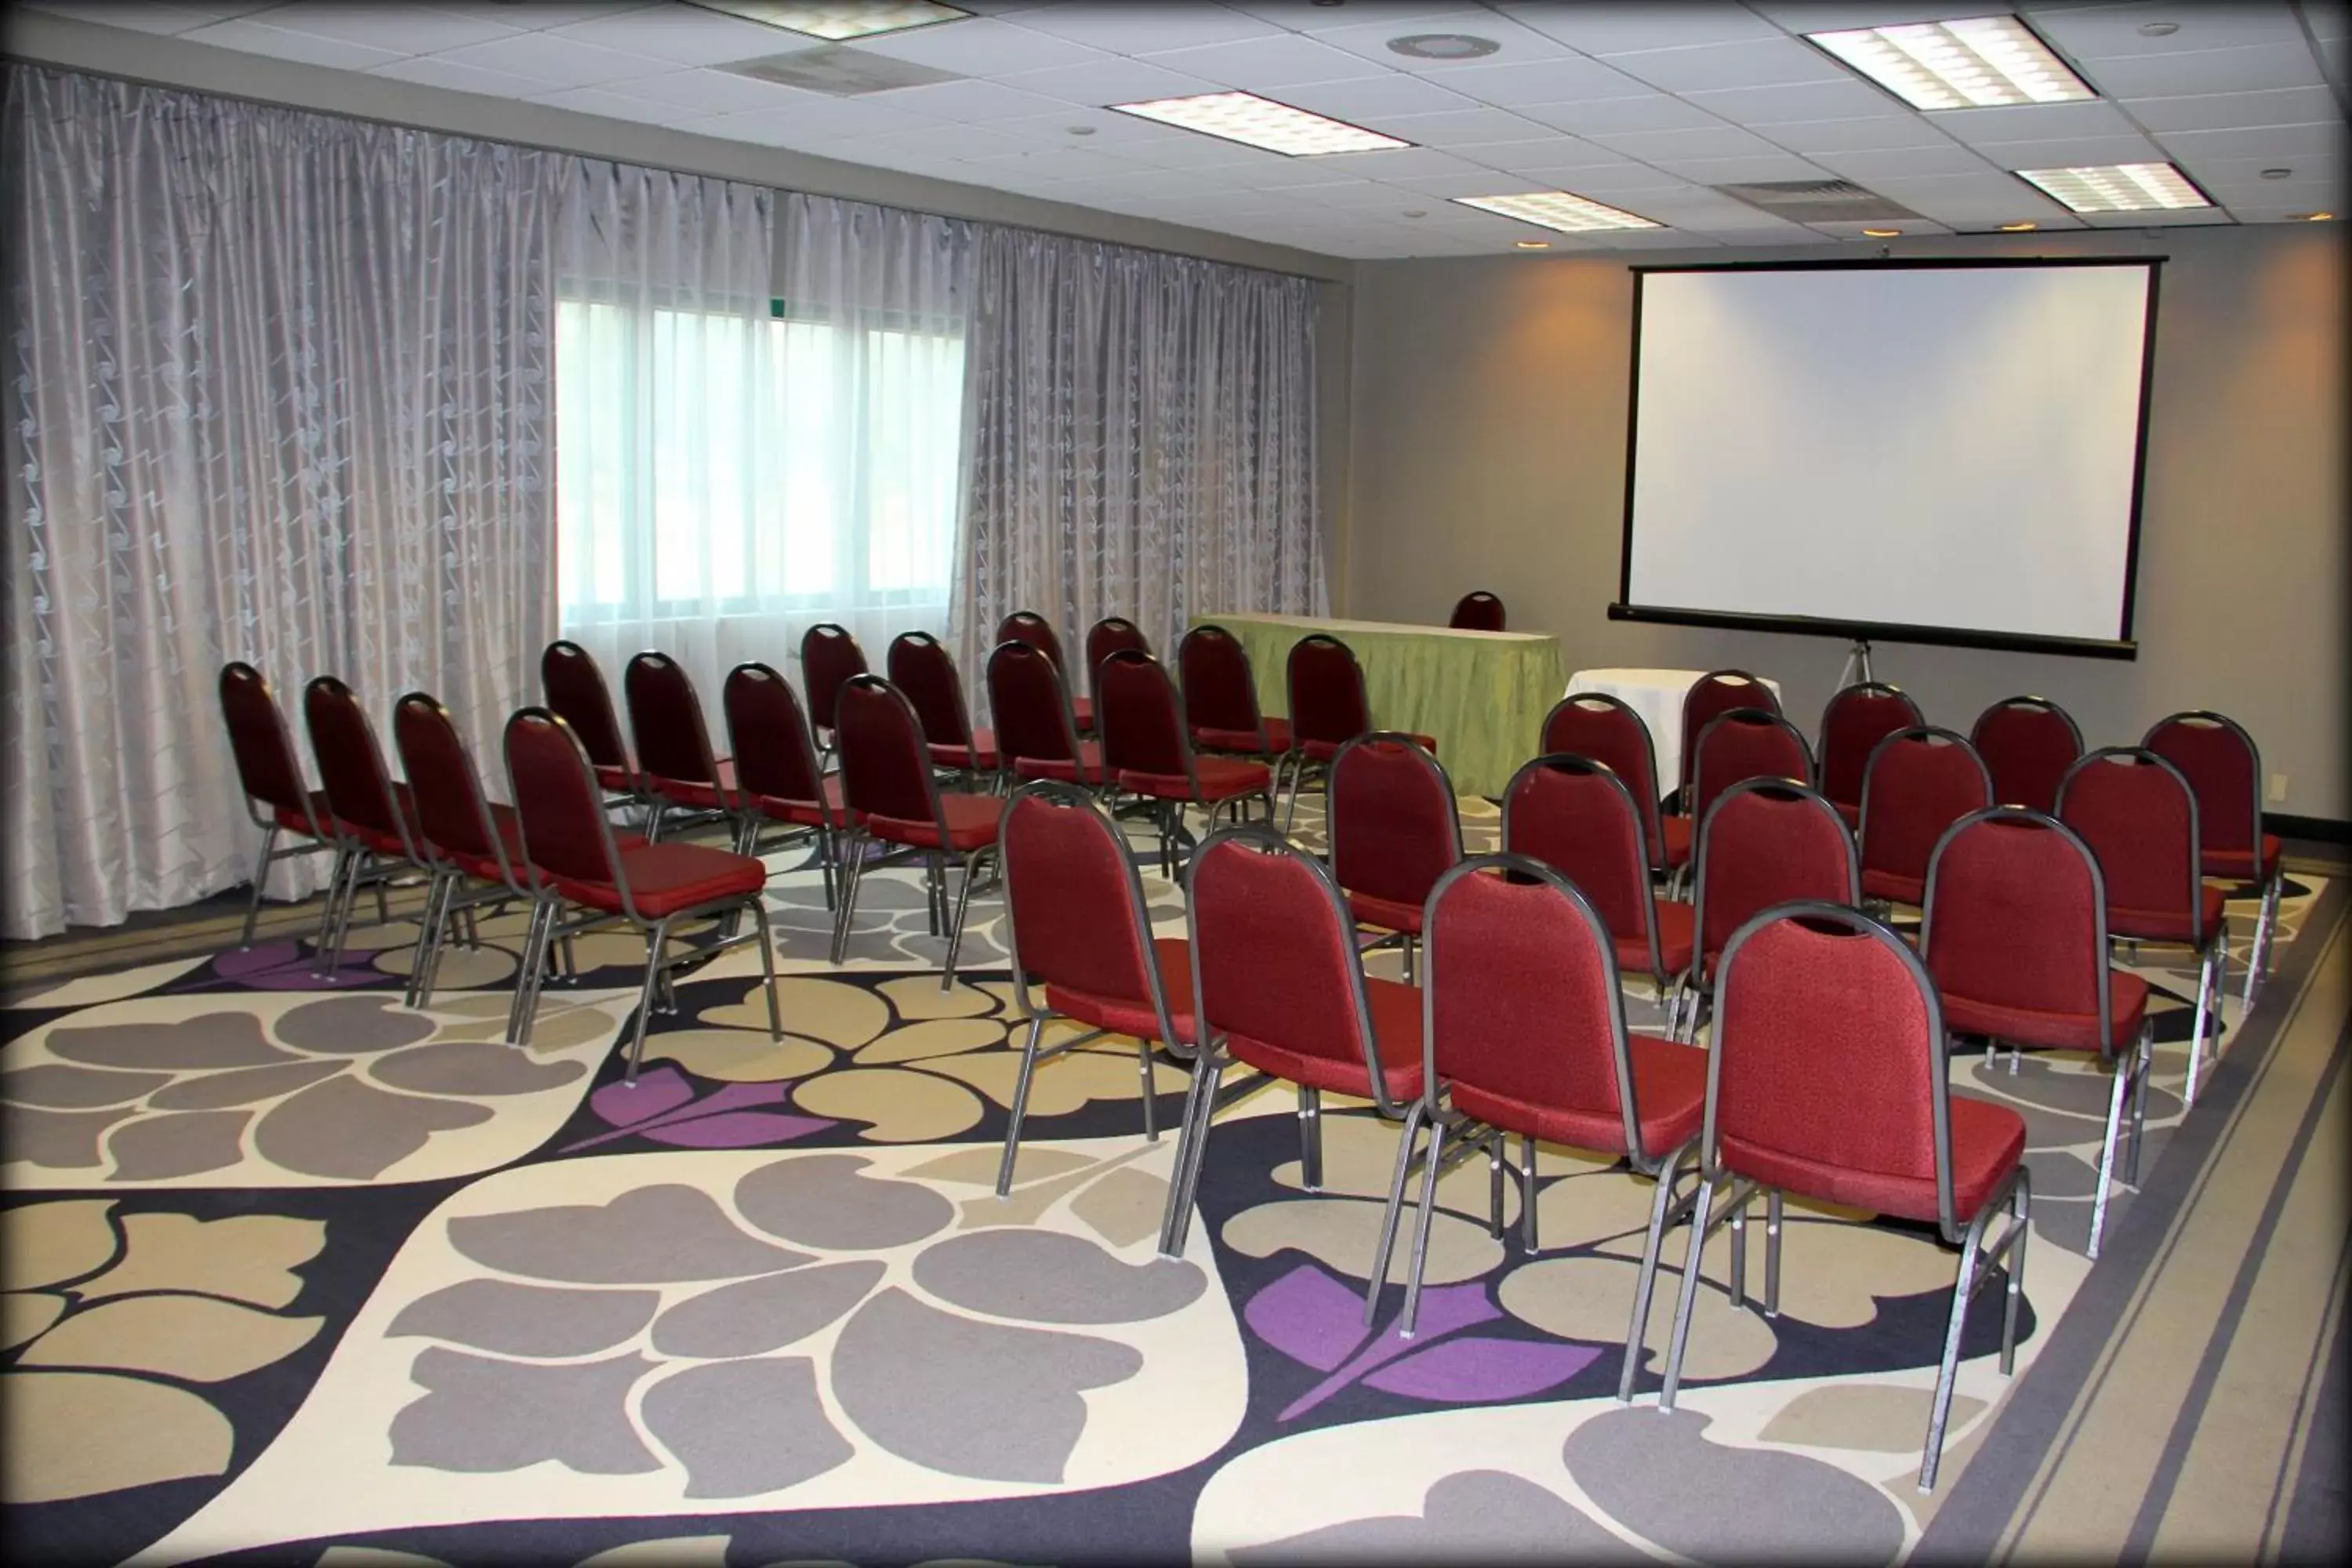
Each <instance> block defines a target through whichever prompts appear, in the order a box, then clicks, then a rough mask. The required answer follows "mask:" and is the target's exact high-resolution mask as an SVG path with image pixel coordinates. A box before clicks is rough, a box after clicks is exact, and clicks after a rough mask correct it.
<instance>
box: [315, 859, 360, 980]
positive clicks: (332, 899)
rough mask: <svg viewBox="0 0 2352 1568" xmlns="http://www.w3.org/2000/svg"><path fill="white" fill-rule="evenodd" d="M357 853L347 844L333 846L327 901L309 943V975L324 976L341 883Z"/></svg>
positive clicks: (349, 872) (333, 933) (348, 873)
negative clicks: (332, 862)
mask: <svg viewBox="0 0 2352 1568" xmlns="http://www.w3.org/2000/svg"><path fill="white" fill-rule="evenodd" d="M356 855H357V851H355V850H353V849H352V847H351V846H350V845H348V844H338V845H336V846H335V859H334V864H333V866H332V867H331V868H329V870H328V872H327V901H326V903H325V904H324V905H323V906H322V907H321V908H320V910H319V934H318V935H317V936H316V937H314V938H312V939H311V942H310V958H311V963H310V973H313V974H324V973H327V971H326V968H325V963H326V958H327V949H328V948H329V947H330V946H331V945H332V944H333V942H334V940H335V906H336V905H337V904H338V903H339V902H341V900H342V896H343V882H344V879H346V878H348V877H349V876H350V875H351V872H352V860H353V859H354V858H356Z"/></svg>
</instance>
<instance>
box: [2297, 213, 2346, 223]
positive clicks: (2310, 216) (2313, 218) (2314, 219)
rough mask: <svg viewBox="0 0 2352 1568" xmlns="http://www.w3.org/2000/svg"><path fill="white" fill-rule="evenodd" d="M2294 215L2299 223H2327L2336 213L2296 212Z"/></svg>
mask: <svg viewBox="0 0 2352 1568" xmlns="http://www.w3.org/2000/svg"><path fill="white" fill-rule="evenodd" d="M2334 216H2336V215H2335V214H2334V213H2296V214H2295V215H2294V221H2295V222H2297V223H2326V222H2327V221H2328V220H2329V219H2331V218H2333V217H2334Z"/></svg>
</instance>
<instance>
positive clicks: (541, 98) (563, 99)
mask: <svg viewBox="0 0 2352 1568" xmlns="http://www.w3.org/2000/svg"><path fill="white" fill-rule="evenodd" d="M458 69H463V67H458ZM375 74H376V75H378V76H389V75H391V74H392V73H391V72H389V71H378V72H376V73H375ZM483 74H485V75H487V74H488V73H487V72H485V73H483ZM524 85H525V88H526V89H527V90H526V91H525V92H524V93H522V94H519V95H515V96H520V98H521V99H522V101H523V102H525V103H541V104H545V105H546V106H547V107H548V108H550V109H569V110H576V111H577V112H579V113H582V114H601V115H603V116H604V118H605V119H607V120H630V121H636V122H637V123H639V124H641V125H670V126H679V125H693V124H696V123H698V122H700V121H707V120H709V119H711V118H713V117H714V116H715V115H717V114H718V112H719V110H715V109H704V110H694V109H687V108H684V107H681V106H680V105H678V104H675V103H659V102H656V101H655V100H652V99H650V98H631V97H629V96H628V95H627V94H625V93H619V92H613V91H610V90H609V89H604V88H601V87H567V88H563V89H560V90H558V91H555V92H541V91H540V90H538V89H539V88H540V86H541V84H540V83H538V82H527V83H525V84H524Z"/></svg>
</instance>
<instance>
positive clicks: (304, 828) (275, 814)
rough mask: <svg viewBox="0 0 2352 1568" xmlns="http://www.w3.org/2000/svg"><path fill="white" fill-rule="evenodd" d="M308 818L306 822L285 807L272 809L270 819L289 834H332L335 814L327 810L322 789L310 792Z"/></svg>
mask: <svg viewBox="0 0 2352 1568" xmlns="http://www.w3.org/2000/svg"><path fill="white" fill-rule="evenodd" d="M269 815H270V817H271V819H272V820H274V821H275V822H276V823H277V824H278V826H280V827H283V828H286V829H287V830H289V832H294V833H313V834H315V833H317V832H319V831H320V830H324V831H326V832H328V833H332V832H333V831H334V830H335V826H334V824H335V814H334V813H333V812H331V811H329V810H328V809H327V792H326V791H325V790H322V789H314V790H312V791H311V792H310V818H309V819H308V820H306V819H305V818H304V817H303V816H302V814H301V813H300V812H299V811H296V810H295V809H293V808H292V807H291V806H285V805H280V806H274V807H272V808H271V809H270V813H269ZM313 823H316V824H317V826H315V827H314V826H312V824H313Z"/></svg>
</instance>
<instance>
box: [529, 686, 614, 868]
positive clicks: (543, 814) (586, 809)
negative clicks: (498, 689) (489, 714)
mask: <svg viewBox="0 0 2352 1568" xmlns="http://www.w3.org/2000/svg"><path fill="white" fill-rule="evenodd" d="M506 753H507V787H508V789H509V790H510V791H511V792H512V793H513V795H514V806H515V816H517V817H518V818H520V821H521V824H522V843H523V855H524V857H525V858H526V859H527V860H528V861H529V862H530V868H531V873H532V875H531V883H532V885H533V886H534V887H536V886H537V885H538V883H539V879H540V876H541V874H544V875H547V876H551V877H558V878H561V879H563V880H565V881H570V882H591V883H597V884H601V885H604V886H614V885H617V881H618V879H619V875H620V857H619V855H618V853H617V852H616V851H615V850H614V847H613V832H612V827H611V826H610V825H609V824H608V823H607V822H606V821H605V820H604V798H603V795H602V794H601V792H599V791H598V789H597V788H596V775H595V774H594V773H593V772H592V771H590V767H589V763H588V753H587V752H585V751H583V749H582V748H581V745H580V740H579V737H578V736H576V735H574V734H572V727H571V725H569V724H568V723H566V722H565V721H563V720H562V719H561V718H559V717H557V716H556V715H555V714H553V713H551V712H550V711H549V710H546V709H544V708H522V709H518V710H516V711H515V712H514V714H513V716H512V717H510V718H509V719H508V720H507V729H506Z"/></svg>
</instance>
